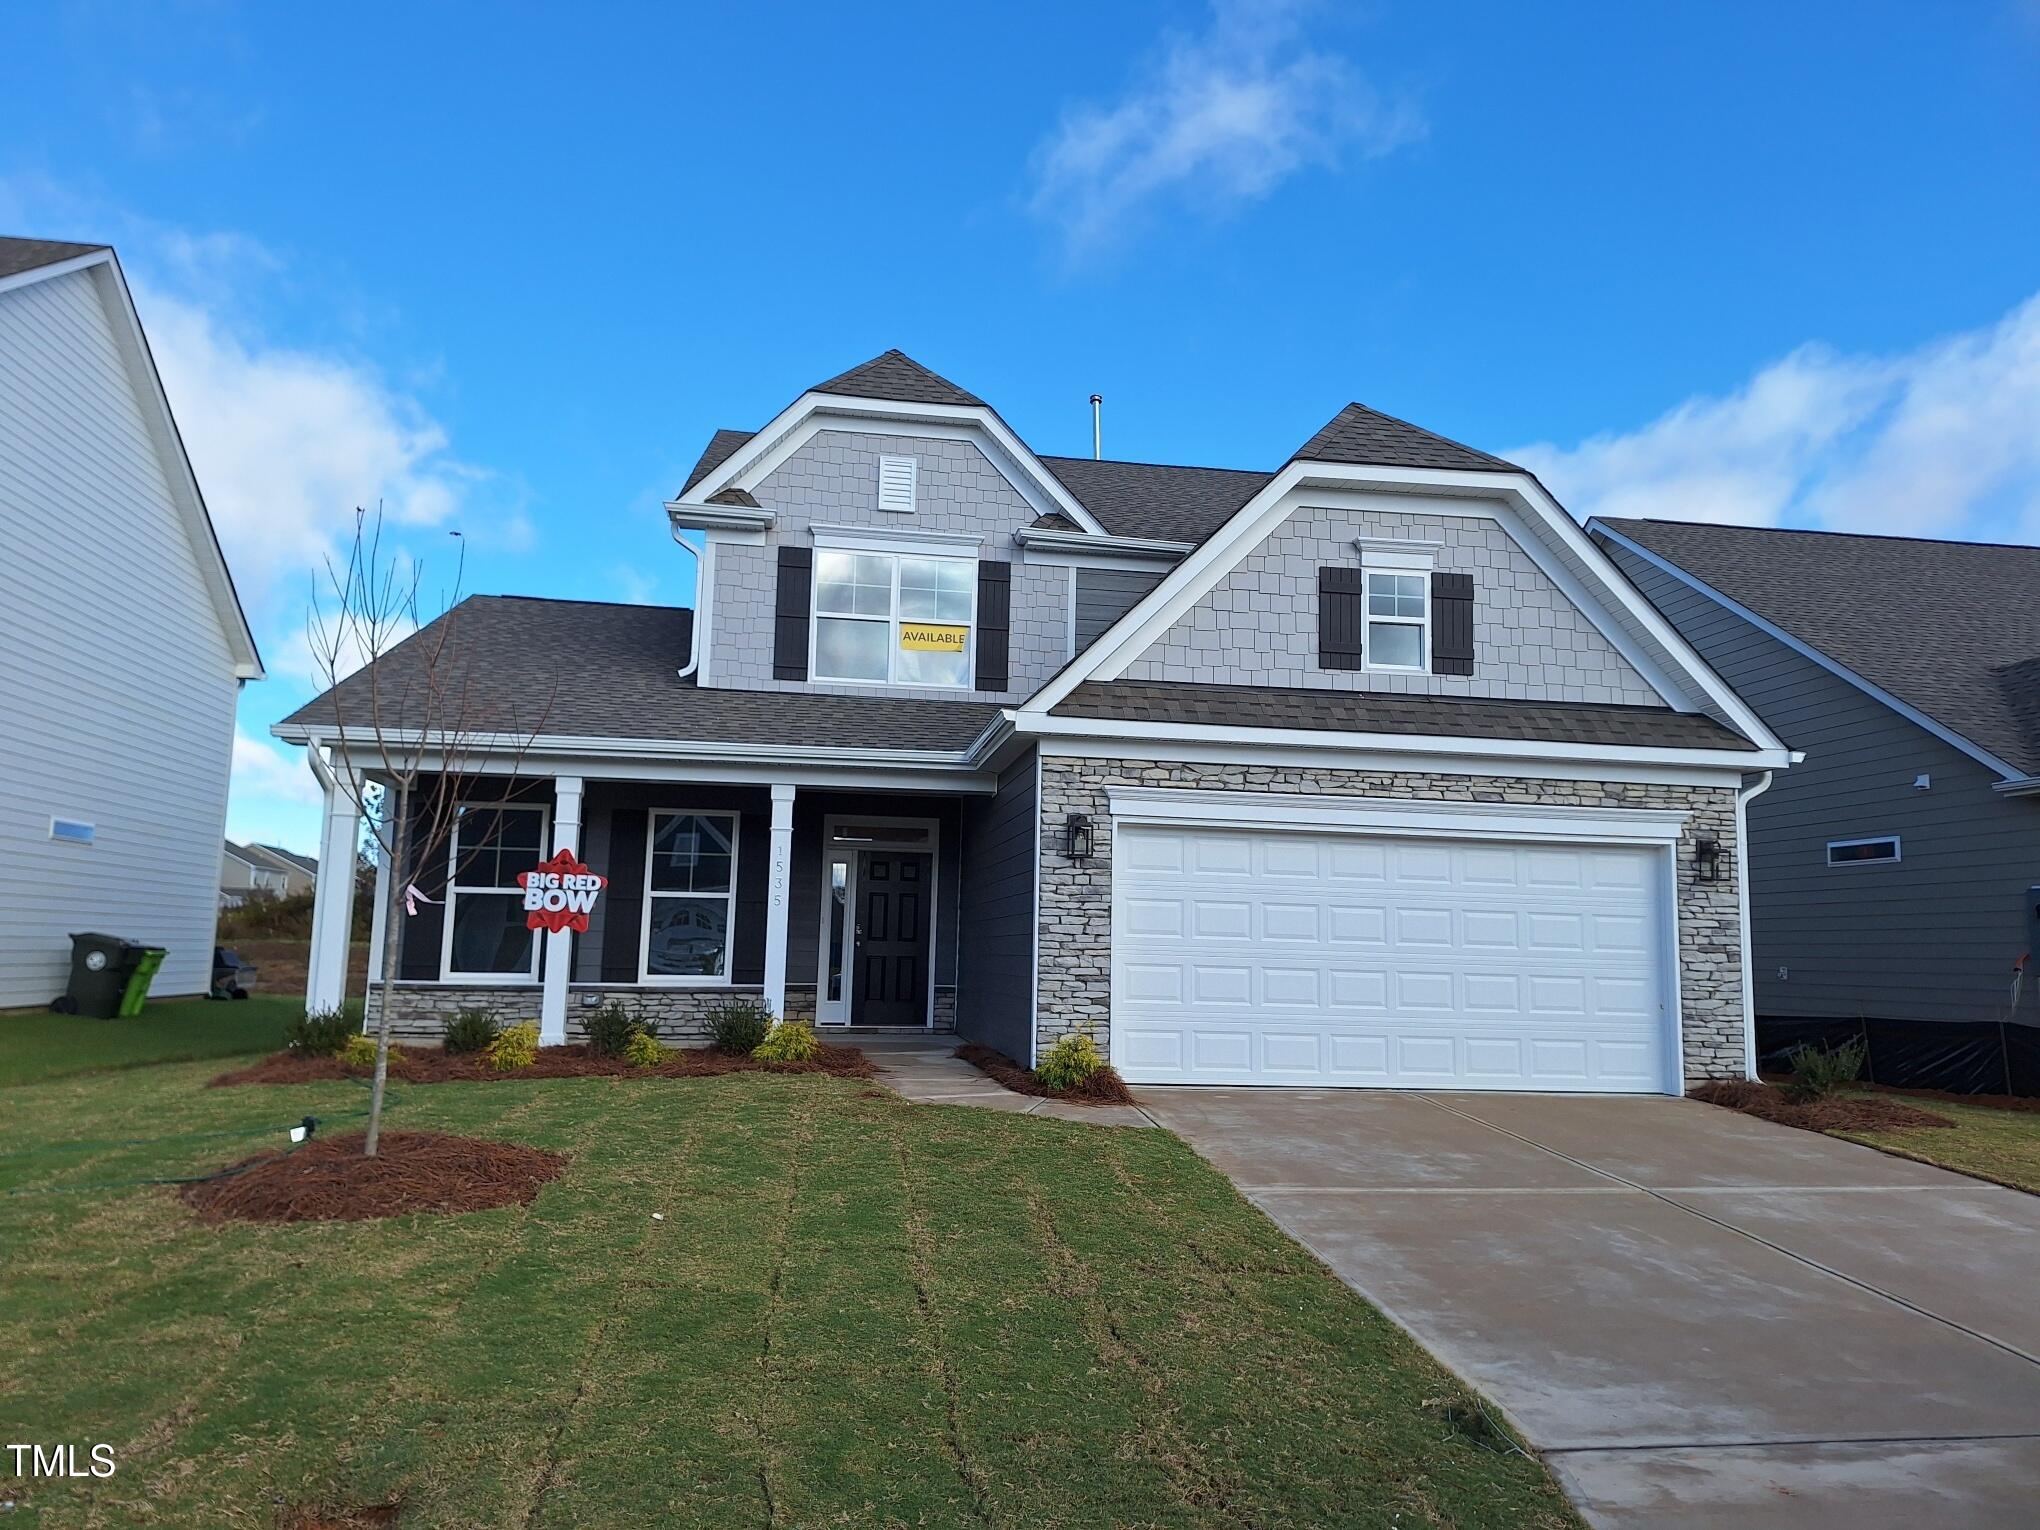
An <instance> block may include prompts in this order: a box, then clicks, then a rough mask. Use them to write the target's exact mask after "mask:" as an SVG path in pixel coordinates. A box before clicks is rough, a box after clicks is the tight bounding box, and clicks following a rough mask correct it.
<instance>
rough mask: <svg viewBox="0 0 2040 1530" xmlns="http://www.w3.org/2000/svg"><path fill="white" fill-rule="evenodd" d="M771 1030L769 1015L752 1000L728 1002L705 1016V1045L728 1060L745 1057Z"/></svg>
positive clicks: (761, 1005) (753, 1050) (719, 1005)
mask: <svg viewBox="0 0 2040 1530" xmlns="http://www.w3.org/2000/svg"><path fill="white" fill-rule="evenodd" d="M771 1029H772V1011H771V1010H769V1009H767V1008H766V1007H765V1006H764V1005H763V1004H761V1003H760V1002H759V1001H758V1000H756V999H731V1000H730V1001H729V1002H727V1003H725V1004H718V1005H717V1006H716V1007H715V1008H714V1009H712V1010H710V1011H709V1012H708V1044H709V1045H710V1046H712V1047H714V1048H715V1050H716V1051H718V1052H727V1053H729V1055H730V1056H732V1057H749V1056H750V1055H751V1054H752V1053H753V1052H755V1051H756V1050H757V1049H758V1043H759V1042H761V1041H763V1040H764V1039H765V1033H766V1032H767V1031H769V1030H771Z"/></svg>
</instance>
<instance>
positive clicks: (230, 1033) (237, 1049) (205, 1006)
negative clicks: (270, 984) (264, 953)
mask: <svg viewBox="0 0 2040 1530" xmlns="http://www.w3.org/2000/svg"><path fill="white" fill-rule="evenodd" d="M304 1012H305V1003H304V1000H303V999H302V998H295V999H291V998H280V997H273V996H258V997H251V998H248V999H243V1000H240V1001H238V1002H232V1001H221V1002H215V1001H213V1000H211V999H175V1000H172V1001H170V1002H168V1003H162V1004H150V1005H148V1006H146V1007H145V1008H144V1009H143V1010H142V1012H141V1014H140V1015H138V1016H136V1017H135V1018H134V1019H132V1020H90V1019H86V1018H84V1017H82V1016H79V1015H52V1014H20V1015H0V1087H5V1086H7V1085H9V1084H32V1083H37V1082H40V1081H41V1080H44V1079H52V1078H61V1077H63V1076H64V1075H66V1074H71V1073H88V1072H93V1071H97V1070H101V1069H107V1068H136V1067H141V1066H142V1065H144V1064H147V1063H160V1062H183V1061H186V1060H189V1059H193V1058H205V1057H235V1056H239V1055H240V1054H242V1053H246V1052H273V1051H275V1050H276V1049H277V1048H278V1047H279V1046H281V1045H282V1044H283V1042H282V1039H281V1038H282V1036H283V1028H284V1026H285V1025H287V1024H288V1023H289V1022H290V1020H291V1018H292V1017H293V1016H295V1015H301V1014H303V1013H304Z"/></svg>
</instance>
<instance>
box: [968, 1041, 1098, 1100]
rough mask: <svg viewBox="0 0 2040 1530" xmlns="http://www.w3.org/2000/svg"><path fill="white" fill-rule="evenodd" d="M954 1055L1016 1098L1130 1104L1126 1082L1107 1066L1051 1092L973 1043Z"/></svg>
mask: <svg viewBox="0 0 2040 1530" xmlns="http://www.w3.org/2000/svg"><path fill="white" fill-rule="evenodd" d="M956 1055H957V1056H958V1057H961V1058H962V1059H963V1060H964V1061H965V1062H967V1063H969V1064H970V1065H971V1066H972V1067H974V1068H976V1069H977V1070H978V1072H980V1073H983V1074H986V1075H987V1076H989V1077H991V1078H994V1079H997V1080H998V1081H999V1082H1000V1083H1001V1084H1004V1085H1005V1086H1006V1087H1007V1088H1008V1089H1010V1090H1012V1091H1013V1092H1014V1093H1015V1094H1033V1095H1039V1096H1041V1097H1042V1098H1043V1099H1048V1100H1073V1101H1075V1102H1076V1103H1077V1104H1079V1105H1131V1104H1132V1103H1133V1095H1132V1094H1131V1093H1129V1092H1128V1090H1127V1087H1126V1081H1125V1080H1124V1079H1122V1078H1120V1076H1119V1073H1118V1070H1117V1069H1115V1068H1113V1067H1112V1066H1111V1065H1110V1064H1109V1063H1108V1064H1107V1065H1106V1066H1104V1067H1102V1068H1100V1069H1099V1070H1098V1071H1097V1072H1096V1073H1093V1074H1092V1075H1091V1076H1090V1077H1089V1078H1087V1079H1085V1080H1084V1081H1083V1082H1082V1083H1081V1084H1079V1085H1077V1087H1076V1088H1074V1089H1051V1088H1049V1087H1048V1086H1047V1085H1046V1084H1044V1083H1042V1082H1041V1081H1040V1080H1039V1079H1037V1078H1036V1077H1035V1076H1034V1075H1033V1074H1032V1073H1030V1072H1029V1071H1028V1070H1027V1069H1025V1068H1023V1067H1021V1066H1020V1064H1018V1063H1016V1062H1015V1061H1013V1059H1012V1058H1010V1057H1008V1056H1007V1055H1006V1054H1005V1053H1004V1052H994V1051H993V1050H992V1049H991V1048H990V1047H981V1046H979V1045H977V1043H975V1042H968V1043H966V1044H965V1045H963V1046H960V1047H958V1048H957V1049H956Z"/></svg>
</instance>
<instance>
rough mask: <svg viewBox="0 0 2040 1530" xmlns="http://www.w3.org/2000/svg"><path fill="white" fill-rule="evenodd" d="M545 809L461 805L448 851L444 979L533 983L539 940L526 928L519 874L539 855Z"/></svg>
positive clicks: (500, 804)
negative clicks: (486, 978) (528, 980)
mask: <svg viewBox="0 0 2040 1530" xmlns="http://www.w3.org/2000/svg"><path fill="white" fill-rule="evenodd" d="M545 819H546V811H545V809H544V808H542V807H533V806H525V805H522V804H512V803H500V802H464V803H462V804H461V805H460V808H459V810H458V812H457V813H456V814H455V815H454V820H453V845H452V849H451V850H450V851H449V852H448V854H449V857H450V859H449V861H448V868H449V869H448V876H447V883H446V934H445V937H444V939H445V942H446V945H445V948H444V950H443V951H442V952H441V953H440V960H441V967H442V970H443V971H444V972H445V974H446V976H447V977H449V978H472V977H492V978H505V977H516V978H535V977H537V976H538V941H537V939H536V938H535V937H534V936H533V935H532V932H531V931H530V930H528V929H526V928H525V924H524V890H523V889H522V888H520V887H519V886H518V885H517V873H518V872H520V871H529V870H531V868H532V867H534V866H536V865H537V864H538V863H539V862H540V861H541V860H543V859H544V855H543V853H542V851H541V846H542V845H543V844H544V843H545Z"/></svg>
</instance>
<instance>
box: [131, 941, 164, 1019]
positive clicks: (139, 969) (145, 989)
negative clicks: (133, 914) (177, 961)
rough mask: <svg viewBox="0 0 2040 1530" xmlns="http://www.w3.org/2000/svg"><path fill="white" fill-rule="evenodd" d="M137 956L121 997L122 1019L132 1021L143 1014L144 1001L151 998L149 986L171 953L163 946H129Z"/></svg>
mask: <svg viewBox="0 0 2040 1530" xmlns="http://www.w3.org/2000/svg"><path fill="white" fill-rule="evenodd" d="M128 950H129V951H131V952H133V953H134V954H135V958H136V960H135V964H134V968H133V970H131V971H130V972H129V973H128V980H127V987H126V988H125V989H124V990H122V992H121V996H120V1018H121V1019H123V1020H132V1019H134V1017H135V1016H136V1015H139V1014H140V1013H141V1012H142V1001H143V1000H144V999H146V998H148V996H149V984H151V983H152V982H154V981H155V979H156V971H157V969H158V968H159V967H161V966H162V965H163V958H164V957H166V956H168V955H169V954H170V953H169V952H168V951H166V950H164V949H163V948H162V947H161V946H129V947H128Z"/></svg>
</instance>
